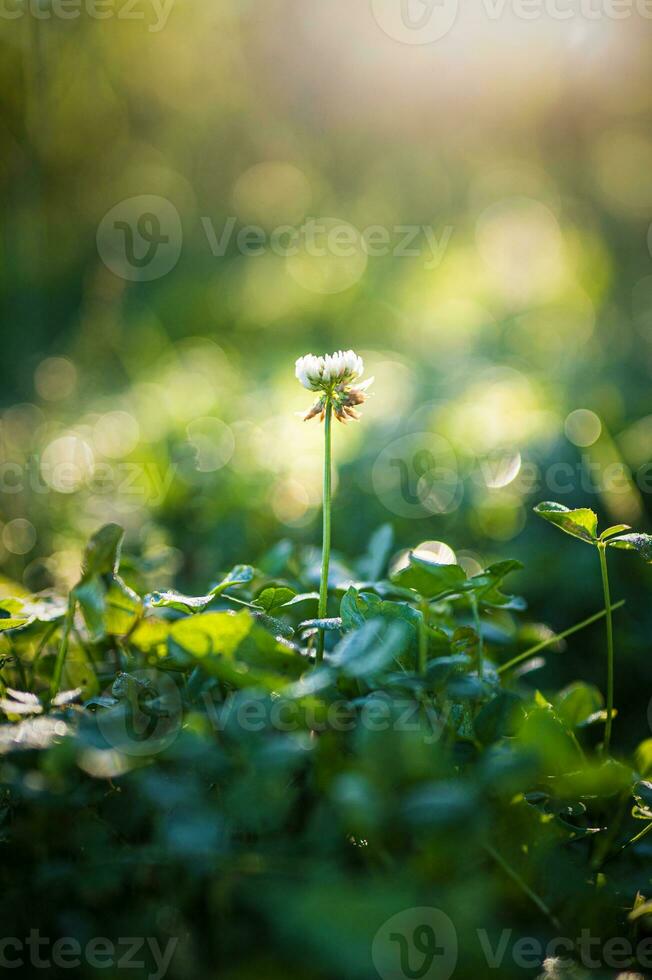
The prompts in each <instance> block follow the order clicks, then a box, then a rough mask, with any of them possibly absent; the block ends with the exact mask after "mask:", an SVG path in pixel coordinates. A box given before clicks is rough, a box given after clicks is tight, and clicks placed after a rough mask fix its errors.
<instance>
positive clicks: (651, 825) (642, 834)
mask: <svg viewBox="0 0 652 980" xmlns="http://www.w3.org/2000/svg"><path fill="white" fill-rule="evenodd" d="M650 831H652V823H649V824H647V826H645V827H643V830H640V831H639V832H638V834H636V836H635V837H632V839H631V840H628V841H627V843H625V844H623V846H622V847H621V849H620V850H621V852H622V851H624V850H625V848H627V847H631V846H632V844H638V842H639V841H640V840H643V838H644V837H647V835H648V834H649V833H650Z"/></svg>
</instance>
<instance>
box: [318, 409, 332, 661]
mask: <svg viewBox="0 0 652 980" xmlns="http://www.w3.org/2000/svg"><path fill="white" fill-rule="evenodd" d="M332 418H333V404H332V402H331V399H330V398H328V399H327V401H326V413H325V417H324V499H323V532H322V546H321V548H322V550H321V582H320V585H319V606H318V612H317V615H318V617H319V619H325V618H326V615H327V613H328V566H329V564H330V560H331V466H332V464H331V421H332ZM324 640H325V631H324V630H321V629H320V630H319V638H318V640H317V664H318V665H319V664H321V663H322V662H323V660H324Z"/></svg>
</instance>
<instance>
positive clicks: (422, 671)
mask: <svg viewBox="0 0 652 980" xmlns="http://www.w3.org/2000/svg"><path fill="white" fill-rule="evenodd" d="M420 608H421V622H420V623H419V647H418V662H417V673H418V674H419V675H420V676H421V677H425V676H426V669H427V666H428V622H429V620H430V605H429V603H428V600H427V599H422V600H421V602H420Z"/></svg>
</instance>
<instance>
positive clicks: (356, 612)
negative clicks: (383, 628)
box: [340, 585, 382, 630]
mask: <svg viewBox="0 0 652 980" xmlns="http://www.w3.org/2000/svg"><path fill="white" fill-rule="evenodd" d="M381 605H382V599H380V597H379V596H377V595H374V593H373V592H358V591H357V589H356V588H355V587H354V586H353V585H351V586H350V587H349V588H348V589H347V591H346V592H345V593H344V595H343V596H342V599H341V601H340V615H341V617H342V628H343V629H345V630H355V629H359V628H360V627H361V626H364V624H365V622H366V621H367V620H368V619H371V618H373V617H375V616H379V615H380V607H381Z"/></svg>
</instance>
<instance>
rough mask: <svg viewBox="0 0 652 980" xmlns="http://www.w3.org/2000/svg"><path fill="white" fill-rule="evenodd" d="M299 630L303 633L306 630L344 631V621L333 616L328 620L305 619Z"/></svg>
mask: <svg viewBox="0 0 652 980" xmlns="http://www.w3.org/2000/svg"><path fill="white" fill-rule="evenodd" d="M299 629H300V630H301V632H302V633H304V632H305V631H306V630H313V631H314V630H330V631H331V632H335V631H336V630H341V629H342V620H341V618H340V617H339V616H331V617H329V618H328V619H304V621H303V622H302V623H299Z"/></svg>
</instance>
